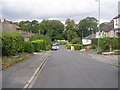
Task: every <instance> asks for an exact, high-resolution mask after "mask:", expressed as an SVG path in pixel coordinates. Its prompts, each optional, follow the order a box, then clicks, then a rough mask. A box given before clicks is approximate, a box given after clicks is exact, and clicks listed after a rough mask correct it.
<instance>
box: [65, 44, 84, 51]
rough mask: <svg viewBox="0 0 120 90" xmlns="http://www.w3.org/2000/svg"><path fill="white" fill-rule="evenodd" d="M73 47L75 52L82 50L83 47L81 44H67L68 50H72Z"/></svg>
mask: <svg viewBox="0 0 120 90" xmlns="http://www.w3.org/2000/svg"><path fill="white" fill-rule="evenodd" d="M71 46H74V49H75V50H80V49H82V45H81V44H66V48H67V49H71Z"/></svg>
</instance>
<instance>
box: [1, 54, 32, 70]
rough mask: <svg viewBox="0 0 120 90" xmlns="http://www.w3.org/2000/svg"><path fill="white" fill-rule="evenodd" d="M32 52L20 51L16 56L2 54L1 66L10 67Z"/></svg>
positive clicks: (29, 55)
mask: <svg viewBox="0 0 120 90" xmlns="http://www.w3.org/2000/svg"><path fill="white" fill-rule="evenodd" d="M32 55H33V54H29V53H20V54H18V55H17V56H3V57H2V67H3V69H4V68H6V67H10V66H12V65H14V64H16V63H18V62H21V61H23V60H25V59H27V58H29V57H31V56H32Z"/></svg>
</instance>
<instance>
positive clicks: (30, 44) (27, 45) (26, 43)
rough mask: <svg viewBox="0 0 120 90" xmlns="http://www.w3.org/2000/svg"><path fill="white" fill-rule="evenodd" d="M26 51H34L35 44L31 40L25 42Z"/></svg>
mask: <svg viewBox="0 0 120 90" xmlns="http://www.w3.org/2000/svg"><path fill="white" fill-rule="evenodd" d="M24 52H28V53H32V52H34V46H33V45H32V43H31V42H25V43H24Z"/></svg>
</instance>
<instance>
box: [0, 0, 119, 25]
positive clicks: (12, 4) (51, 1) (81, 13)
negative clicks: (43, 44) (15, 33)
mask: <svg viewBox="0 0 120 90" xmlns="http://www.w3.org/2000/svg"><path fill="white" fill-rule="evenodd" d="M118 1H120V0H100V2H101V3H100V4H101V5H100V9H101V14H100V15H101V17H100V18H101V19H100V21H101V22H106V21H110V20H112V18H114V17H115V16H117V14H118ZM98 4H99V3H98V2H96V1H95V0H0V17H2V19H4V18H5V19H8V20H11V21H21V20H33V19H35V20H38V21H42V20H43V19H49V20H53V19H55V20H56V19H57V20H60V21H62V22H63V23H64V22H65V20H66V19H67V18H70V19H73V20H75V22H76V23H78V22H79V21H80V20H82V19H84V18H86V17H95V18H98Z"/></svg>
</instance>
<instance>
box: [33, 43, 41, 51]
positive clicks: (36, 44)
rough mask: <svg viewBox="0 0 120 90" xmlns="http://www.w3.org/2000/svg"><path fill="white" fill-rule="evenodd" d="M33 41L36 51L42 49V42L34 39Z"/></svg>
mask: <svg viewBox="0 0 120 90" xmlns="http://www.w3.org/2000/svg"><path fill="white" fill-rule="evenodd" d="M31 43H32V45H33V47H34V51H36V52H37V51H39V50H40V43H39V42H37V41H32V42H31Z"/></svg>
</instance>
